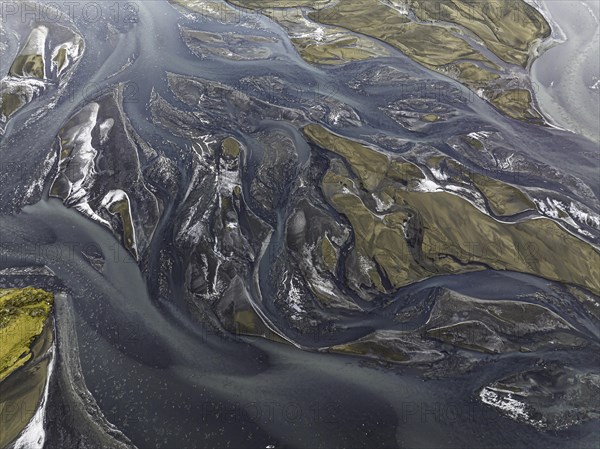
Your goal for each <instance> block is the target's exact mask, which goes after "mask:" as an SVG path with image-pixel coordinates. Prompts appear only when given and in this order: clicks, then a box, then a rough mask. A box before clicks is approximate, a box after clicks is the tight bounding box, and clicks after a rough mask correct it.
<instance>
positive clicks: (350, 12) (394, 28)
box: [309, 0, 492, 67]
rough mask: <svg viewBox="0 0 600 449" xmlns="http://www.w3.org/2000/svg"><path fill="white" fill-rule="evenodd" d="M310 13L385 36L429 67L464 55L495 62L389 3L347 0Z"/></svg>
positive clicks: (325, 20)
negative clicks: (399, 11)
mask: <svg viewBox="0 0 600 449" xmlns="http://www.w3.org/2000/svg"><path fill="white" fill-rule="evenodd" d="M309 17H310V18H311V19H312V20H314V21H316V22H319V23H324V24H328V25H334V26H339V27H342V28H347V29H349V30H351V31H354V32H356V33H361V34H364V35H367V36H371V37H374V38H376V39H379V40H382V41H384V42H386V43H388V44H390V45H392V46H394V47H396V48H398V49H399V50H401V51H402V52H403V53H405V54H406V55H407V56H409V57H410V58H411V59H414V60H415V61H417V62H419V63H421V64H424V65H427V66H429V67H440V66H443V65H446V64H450V63H453V62H455V61H458V60H461V59H472V60H476V61H485V62H488V63H489V64H490V65H492V63H491V62H490V61H489V60H488V59H487V58H485V57H484V56H483V55H481V54H480V53H479V52H477V51H476V50H474V49H473V48H472V47H471V46H470V45H469V44H468V43H467V42H466V41H464V40H463V39H461V38H460V37H457V36H456V35H455V34H454V33H453V32H452V30H451V29H449V28H447V27H442V26H435V25H429V24H421V23H416V22H411V21H410V19H409V18H408V17H407V16H405V15H402V14H400V13H398V11H397V10H396V9H394V8H392V7H390V6H388V5H385V4H383V3H380V2H377V1H369V0H346V1H344V2H341V3H339V4H337V5H335V6H332V7H330V8H326V9H325V10H323V11H318V12H312V13H310V14H309Z"/></svg>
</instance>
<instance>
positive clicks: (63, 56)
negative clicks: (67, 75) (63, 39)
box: [52, 46, 67, 73]
mask: <svg viewBox="0 0 600 449" xmlns="http://www.w3.org/2000/svg"><path fill="white" fill-rule="evenodd" d="M52 60H53V61H54V63H55V64H56V71H57V72H58V73H60V72H62V69H63V67H64V66H65V64H66V62H67V49H66V47H64V46H62V47H60V49H59V50H58V52H57V53H56V55H55V56H54V58H53V59H52Z"/></svg>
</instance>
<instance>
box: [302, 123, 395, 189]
mask: <svg viewBox="0 0 600 449" xmlns="http://www.w3.org/2000/svg"><path fill="white" fill-rule="evenodd" d="M304 134H305V135H306V136H307V137H308V138H309V139H310V140H311V141H312V142H314V143H316V144H318V145H319V146H321V147H323V148H325V149H330V150H331V151H334V152H336V153H337V154H339V155H340V156H343V157H344V158H345V159H346V160H347V161H348V162H349V163H350V165H351V166H352V169H353V170H354V171H355V173H356V174H357V175H358V177H359V179H360V181H361V183H362V184H363V186H364V187H365V188H366V189H367V190H373V189H374V188H375V187H377V186H378V185H379V184H380V183H381V181H382V180H383V178H384V177H385V175H386V173H387V171H388V167H389V159H388V157H387V156H386V155H385V154H381V153H380V152H378V151H376V150H373V149H371V148H369V147H367V146H365V145H363V144H361V143H359V142H355V141H354V140H350V139H345V138H342V137H339V136H336V135H335V134H333V133H330V132H329V131H327V130H326V129H325V128H323V127H321V126H319V125H308V126H306V127H305V128H304Z"/></svg>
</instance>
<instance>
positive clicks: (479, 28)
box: [411, 0, 551, 66]
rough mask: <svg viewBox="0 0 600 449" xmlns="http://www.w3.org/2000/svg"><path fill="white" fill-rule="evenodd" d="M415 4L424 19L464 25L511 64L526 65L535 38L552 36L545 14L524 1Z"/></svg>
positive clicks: (448, 0)
mask: <svg viewBox="0 0 600 449" xmlns="http://www.w3.org/2000/svg"><path fill="white" fill-rule="evenodd" d="M413 4H414V7H412V8H411V9H412V10H413V11H414V13H415V15H416V16H417V17H418V18H419V19H420V20H428V21H433V22H435V21H438V20H442V21H447V22H450V23H455V24H457V25H460V26H461V27H463V28H466V29H467V30H469V31H471V32H472V33H474V34H475V35H476V36H477V37H478V38H479V39H481V41H483V43H484V45H485V46H486V47H487V48H488V49H489V50H491V51H492V52H493V53H494V54H495V55H496V56H498V57H499V58H500V59H502V60H503V61H505V62H507V63H509V64H517V65H521V66H525V65H526V64H527V61H528V59H529V50H530V48H531V46H532V45H533V44H534V42H535V41H536V40H539V39H544V38H546V37H548V36H550V31H551V30H550V26H549V25H548V23H547V22H546V20H545V19H544V17H543V16H542V15H541V14H540V13H539V12H538V11H537V10H536V9H535V8H534V7H532V6H531V5H528V4H527V3H526V2H523V1H519V2H514V1H513V2H492V1H476V2H473V1H470V0H467V1H463V0H435V1H432V0H425V1H423V0H419V1H418V2H413Z"/></svg>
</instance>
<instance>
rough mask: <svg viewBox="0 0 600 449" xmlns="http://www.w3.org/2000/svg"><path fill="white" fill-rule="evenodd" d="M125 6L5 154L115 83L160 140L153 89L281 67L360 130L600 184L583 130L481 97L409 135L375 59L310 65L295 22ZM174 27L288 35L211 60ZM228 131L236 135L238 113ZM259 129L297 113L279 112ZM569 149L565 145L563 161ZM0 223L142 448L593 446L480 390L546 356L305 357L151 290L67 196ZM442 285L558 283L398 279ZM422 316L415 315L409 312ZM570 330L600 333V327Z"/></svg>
mask: <svg viewBox="0 0 600 449" xmlns="http://www.w3.org/2000/svg"><path fill="white" fill-rule="evenodd" d="M114 4H115V5H120V6H121V7H122V8H123V10H128V9H127V8H130V9H131V8H132V6H133V10H134V11H135V14H134V15H133V16H132V17H135V21H134V22H132V23H128V22H127V21H125V20H123V19H124V16H119V20H117V21H115V23H114V25H115V27H116V29H117V32H116V34H115V35H113V36H112V37H110V38H106V37H105V36H104V35H103V33H104V32H105V23H102V22H100V21H97V22H96V21H87V20H84V18H83V17H82V16H79V15H76V16H75V17H74V18H75V23H76V25H77V26H78V28H79V31H80V32H81V33H82V35H83V36H84V38H85V41H86V52H85V55H84V57H83V59H82V61H81V62H80V65H79V66H78V68H77V72H76V74H75V76H74V77H73V79H72V80H71V81H70V88H71V89H72V96H71V98H69V99H65V98H63V99H62V100H60V101H59V102H58V104H57V105H56V107H55V108H54V109H53V110H52V112H51V113H50V114H49V115H48V116H47V117H45V118H44V119H43V123H42V122H40V123H33V124H30V125H27V126H25V122H26V121H27V119H28V117H29V113H28V111H32V110H33V109H34V108H38V107H43V106H44V105H45V104H44V100H39V101H36V102H34V103H33V104H32V105H30V106H28V109H26V110H25V111H24V112H20V113H19V114H17V116H16V117H15V118H14V120H12V121H11V122H10V124H9V125H8V127H7V130H6V134H5V136H4V138H3V143H2V156H1V158H2V162H3V163H4V165H6V162H18V163H19V164H22V166H23V167H25V168H26V169H27V167H31V166H34V165H39V164H41V161H42V160H43V158H44V157H45V155H46V154H47V152H48V151H49V149H50V147H51V145H52V141H53V139H54V137H55V136H56V134H57V132H58V130H59V129H60V126H61V125H62V123H63V122H64V121H65V120H66V119H67V118H68V117H69V116H70V115H71V114H72V113H73V112H74V111H75V110H77V108H78V107H80V106H81V105H83V104H84V103H85V102H86V100H88V99H89V98H92V97H93V95H94V94H95V93H96V92H99V91H102V90H103V89H108V88H109V87H110V86H113V85H114V84H115V83H118V82H128V83H129V86H130V87H129V88H128V90H126V93H125V96H126V103H125V111H126V113H127V115H128V117H129V119H130V120H131V122H132V124H133V126H134V128H135V129H136V130H137V131H138V133H139V134H140V135H141V136H142V137H143V138H144V139H145V140H146V141H148V142H149V143H150V144H151V145H156V146H160V145H161V144H162V142H164V140H165V139H166V138H168V139H170V140H171V141H175V140H176V138H175V137H174V136H172V135H170V134H169V135H167V133H166V132H165V131H163V130H161V129H159V128H157V127H156V126H155V125H154V124H152V123H151V121H150V119H149V112H148V108H147V104H148V101H149V99H150V95H151V92H152V90H155V91H156V92H158V93H159V94H160V95H161V96H163V97H164V98H166V99H167V100H169V101H171V102H173V104H177V105H178V107H180V108H181V109H185V107H184V105H181V104H180V103H178V102H177V100H176V99H175V98H174V97H173V95H172V93H170V91H169V90H168V87H167V80H166V73H167V72H173V73H178V74H185V75H192V76H198V77H202V78H207V79H212V80H216V81H220V82H224V83H230V84H232V85H235V84H236V83H237V82H238V81H239V80H240V79H241V78H244V77H248V76H253V75H268V74H277V75H278V76H280V77H283V78H284V79H286V80H289V81H290V82H293V83H295V84H297V85H305V86H320V87H321V89H322V90H323V91H326V92H327V95H330V96H331V97H333V98H335V99H339V100H341V101H343V102H345V103H347V104H350V105H351V106H354V108H355V109H357V110H358V111H359V112H360V114H361V118H362V119H363V121H364V123H365V124H364V126H363V127H362V128H360V129H359V130H351V129H348V130H347V134H348V135H352V134H353V133H354V134H355V135H360V134H366V135H371V134H372V135H374V134H378V133H379V134H390V135H392V134H393V135H396V136H400V137H409V138H411V139H413V140H423V141H427V142H429V143H432V144H439V145H443V143H444V142H445V141H446V140H447V139H448V138H449V137H451V136H453V135H455V134H457V133H459V132H460V133H461V134H465V133H468V132H472V131H480V130H498V131H500V132H502V133H503V134H504V136H505V139H506V144H507V145H513V146H515V147H517V146H518V148H519V149H520V150H521V151H524V152H526V153H527V154H529V155H530V156H532V157H535V158H539V159H541V160H543V161H547V162H548V163H551V164H555V165H557V166H560V167H561V168H562V169H563V170H565V172H567V173H571V174H573V175H576V176H578V177H580V178H581V179H582V180H584V181H586V182H587V183H588V184H589V185H590V186H592V188H593V189H595V193H596V194H598V192H597V189H598V186H597V166H594V165H591V166H590V164H589V160H588V159H587V156H585V155H586V154H589V153H593V152H594V151H595V146H594V144H593V143H592V142H591V141H589V140H586V139H585V138H583V137H578V136H576V135H573V134H569V133H565V132H561V131H558V130H552V129H547V128H539V127H531V126H529V125H525V124H522V123H518V122H515V121H513V120H509V119H507V118H505V117H503V116H501V115H500V114H499V113H497V112H496V111H495V110H494V109H493V108H491V107H490V106H489V105H488V104H487V103H485V102H484V101H482V100H481V99H479V98H478V97H476V96H475V97H473V96H470V98H472V100H471V101H469V102H467V103H466V104H465V105H454V106H455V107H456V108H457V109H460V111H461V114H459V115H458V116H457V117H455V118H454V119H452V120H450V121H448V122H447V123H443V124H439V126H437V127H435V128H434V130H433V131H432V132H431V133H428V134H426V135H417V136H415V135H414V134H411V133H409V132H408V131H406V130H403V129H401V128H400V127H398V126H397V125H394V123H393V122H391V121H390V120H389V119H387V118H386V117H385V116H383V114H382V113H381V111H379V109H378V106H380V105H382V104H384V102H385V96H386V92H385V90H382V91H380V92H378V93H377V92H375V93H374V95H371V96H365V95H359V93H358V92H356V91H353V90H352V89H350V88H348V86H347V85H346V84H345V83H346V81H348V80H349V79H351V78H352V77H353V76H355V75H356V74H357V73H359V71H360V70H362V69H363V68H364V66H361V65H360V64H350V65H349V66H347V67H345V68H344V69H343V70H341V69H339V68H331V69H323V68H315V67H314V66H310V65H308V64H306V63H305V62H304V61H302V60H301V59H300V58H299V57H298V56H297V54H296V53H295V51H294V50H293V47H292V46H291V44H290V42H289V38H287V37H286V35H285V32H284V31H283V30H281V29H280V28H279V27H278V26H277V25H275V24H273V23H272V22H270V21H268V20H267V19H264V18H262V19H260V18H257V17H256V16H253V18H252V19H248V20H247V21H246V20H244V21H243V23H240V24H235V23H234V24H231V23H229V24H222V23H218V22H214V21H208V20H207V21H204V20H200V21H195V20H191V19H189V18H185V17H184V16H182V14H180V13H179V12H178V11H177V10H175V9H174V8H173V7H172V6H170V5H169V4H168V3H166V2H164V1H143V2H137V1H134V2H114ZM111 5H112V3H111ZM104 10H106V8H104ZM178 24H180V25H185V26H187V27H190V28H195V29H202V30H208V31H213V32H219V31H224V30H228V31H230V30H232V29H233V30H236V31H239V32H248V29H249V28H252V27H256V26H260V27H261V28H262V29H263V30H264V31H263V33H271V34H272V35H275V36H277V37H278V42H277V43H274V44H272V51H273V52H274V55H276V56H277V58H276V59H274V60H269V61H268V63H265V62H264V61H262V62H261V61H258V62H257V61H242V62H233V61H227V60H222V59H217V58H214V59H211V58H207V59H202V60H200V59H198V58H196V57H195V56H193V55H192V54H191V53H190V51H189V50H188V49H187V47H186V46H185V45H184V44H183V42H182V40H181V38H180V35H179V31H178ZM128 61H133V62H132V63H131V64H128ZM386 62H387V63H389V64H392V65H395V66H397V67H399V68H401V69H402V70H404V71H406V72H407V73H410V74H411V75H413V76H416V77H422V78H423V79H429V80H432V79H433V80H444V81H445V82H450V83H451V81H449V80H447V79H444V78H443V77H441V76H439V75H435V74H432V73H429V72H427V71H425V70H424V69H423V68H420V67H418V66H417V65H415V64H414V63H412V62H411V61H410V60H408V59H407V58H405V57H404V56H402V55H401V54H399V53H394V54H393V58H389V59H388V60H386ZM366 64H369V63H366ZM123 67H124V68H123ZM121 68H123V70H121V71H120V69H121ZM453 85H454V86H455V87H456V88H457V89H463V90H464V88H462V87H460V86H459V85H457V84H453ZM86 97H89V98H86ZM127 100H129V101H127ZM222 126H223V129H227V124H223V125H222ZM264 126H265V127H266V128H268V129H273V128H274V127H282V126H284V127H285V126H288V125H282V124H276V123H268V122H267V123H264ZM232 131H236V130H233V129H232ZM288 131H289V132H290V133H292V134H293V133H294V132H295V131H294V130H289V129H288ZM242 137H243V136H242ZM297 137H298V143H301V142H300V140H301V139H300V138H299V135H297ZM183 144H184V142H182V145H183ZM567 147H568V148H569V149H570V154H569V157H565V150H564V149H565V148H567ZM298 148H299V159H300V161H301V162H304V161H306V158H307V156H308V151H309V149H308V147H306V146H305V145H304V146H303V145H302V144H300V145H298ZM2 189H10V185H2ZM284 218H285V216H281V218H280V224H281V222H282V220H283V219H284ZM0 228H1V236H0V237H1V238H0V255H2V259H1V260H0V268H2V267H4V266H11V265H15V264H31V263H37V264H46V265H47V266H48V267H50V268H51V269H52V270H53V272H54V273H55V274H56V276H57V277H58V278H59V279H60V280H62V282H63V283H64V284H65V285H66V286H68V288H69V290H70V292H71V298H72V304H73V308H74V312H75V314H74V316H75V319H76V323H75V325H76V329H77V337H78V344H79V349H80V358H81V366H82V371H83V375H84V378H85V382H86V384H87V387H88V389H89V390H90V392H91V394H92V395H93V397H94V398H95V399H96V401H97V402H98V405H99V406H100V408H101V410H102V412H103V413H104V415H105V416H106V418H107V419H108V420H109V421H110V422H112V423H113V424H115V425H116V426H117V427H118V428H119V429H120V430H121V431H122V432H123V433H124V434H125V435H127V437H129V438H130V439H131V441H132V442H133V443H134V444H135V445H136V446H137V447H139V448H140V449H150V448H169V449H175V448H177V449H184V448H199V447H207V448H220V447H223V448H225V447H231V448H242V447H253V448H266V447H271V446H273V447H275V448H280V447H286V448H296V447H297V448H334V447H344V448H359V447H361V448H362V447H372V448H376V447H382V448H394V447H406V448H409V447H410V448H427V449H430V448H475V447H477V448H508V447H513V448H548V447H577V448H586V447H590V448H591V447H594V444H595V443H596V442H597V440H596V437H597V434H596V433H595V432H594V431H593V428H592V427H591V425H587V424H586V425H581V426H577V427H576V428H574V429H572V430H567V431H562V432H558V433H552V432H547V433H540V432H538V431H536V430H535V429H534V428H532V427H528V426H525V425H523V424H519V423H517V422H515V421H513V420H511V419H509V418H506V417H503V416H501V415H499V414H498V413H496V412H495V411H494V410H492V409H491V408H490V407H487V406H485V405H483V404H482V403H481V402H480V401H478V400H477V391H478V390H479V389H480V388H481V387H482V386H484V385H486V384H488V383H490V382H492V381H494V380H496V379H498V378H501V377H502V376H504V375H507V374H510V373H514V372H516V371H517V370H518V369H520V368H527V367H529V366H532V365H533V364H535V363H536V362H537V361H538V360H539V358H540V357H543V356H544V354H540V353H531V354H516V355H515V354H513V355H506V356H498V357H496V358H494V359H493V361H490V362H488V363H485V364H482V365H479V366H478V367H477V368H475V369H473V370H472V371H471V372H469V373H467V374H463V375H460V376H456V377H453V378H446V379H440V380H423V378H422V377H421V376H420V374H419V373H418V372H417V371H416V370H413V369H412V368H409V367H402V368H394V369H384V368H382V367H380V366H377V365H375V364H368V363H364V362H361V361H359V360H356V359H354V358H351V357H342V356H337V355H332V354H325V353H318V352H310V351H300V350H298V349H295V348H293V347H292V346H287V345H282V344H277V343H272V342H268V341H265V340H262V339H252V338H246V339H243V341H241V342H240V341H234V340H228V339H224V338H222V337H220V336H216V335H213V334H212V333H210V332H209V331H207V330H206V329H204V328H203V326H202V325H201V324H198V323H196V322H192V321H191V319H190V318H188V317H187V316H186V314H185V313H184V312H183V311H182V310H180V309H178V308H176V307H173V306H168V305H164V304H161V303H158V302H156V301H154V300H153V299H151V296H152V295H150V294H149V292H148V291H147V284H146V280H145V279H144V278H143V276H142V274H141V273H140V270H139V268H138V266H137V264H136V263H135V262H134V261H133V260H132V259H131V258H130V257H129V255H128V254H127V253H126V251H125V250H124V249H122V248H121V247H120V246H119V245H118V243H117V241H116V240H115V239H114V237H113V236H112V234H110V233H109V232H108V231H107V230H106V229H105V228H103V227H102V226H100V225H98V224H95V223H93V222H91V221H90V220H88V219H86V218H84V217H83V216H81V215H80V214H78V213H77V212H75V211H72V210H69V209H67V208H66V207H64V206H63V205H62V203H61V202H59V201H56V200H47V199H43V200H42V201H40V202H38V203H37V204H34V205H32V206H27V207H26V208H24V209H23V210H22V211H21V212H20V213H19V214H17V215H10V216H9V215H1V216H0ZM282 228H283V227H282V226H281V225H280V226H278V229H277V230H276V231H275V232H274V234H273V237H272V241H271V243H270V245H272V247H271V251H267V253H268V254H270V253H273V252H276V251H273V249H276V248H277V245H280V243H281V238H282ZM91 247H93V248H97V249H99V250H100V251H101V252H102V253H103V254H104V256H105V259H106V263H105V266H104V270H103V272H102V273H100V272H98V271H96V270H95V269H94V268H93V267H92V266H91V265H90V264H89V263H88V262H87V261H86V260H85V259H84V257H83V256H82V255H81V253H80V250H81V249H85V248H91ZM270 263H271V260H270V259H268V258H265V259H263V261H262V262H261V264H262V265H261V270H263V269H264V270H267V269H268V267H269V265H270ZM263 265H264V267H263ZM437 286H446V287H450V288H452V289H454V290H456V291H459V292H463V293H465V294H469V295H472V296H477V297H480V298H484V299H485V298H490V299H496V298H498V297H503V298H513V297H515V296H517V295H519V294H525V293H530V292H533V291H550V287H551V284H550V283H549V282H548V281H542V280H540V279H538V278H535V277H533V276H527V275H521V274H515V273H492V272H483V273H476V274H469V275H462V276H454V277H441V278H434V279H430V280H428V281H424V282H422V283H420V284H417V285H414V286H411V287H409V288H408V289H406V290H403V291H402V294H401V295H399V297H398V298H397V301H398V302H399V303H401V302H402V301H403V300H404V299H405V298H407V299H406V300H407V301H408V300H409V299H408V298H413V300H415V301H416V300H417V299H414V298H419V295H420V294H421V293H420V292H426V291H427V289H431V288H435V287H437ZM423 294H425V293H423ZM174 303H175V304H177V303H178V302H177V301H174ZM554 307H555V309H556V310H557V312H559V313H561V311H562V310H561V307H563V308H572V307H575V308H576V307H577V305H574V304H570V303H568V304H563V305H560V304H557V305H555V306H554ZM392 309H393V306H392ZM387 312H389V313H391V312H392V311H391V310H388V311H387ZM385 315H386V314H385V313H380V314H379V315H378V314H374V315H373V317H371V318H370V321H369V320H365V322H364V323H354V326H356V327H357V328H359V330H358V331H357V333H365V332H366V330H368V329H371V328H375V327H378V326H381V325H382V324H383V325H385V324H386V323H388V319H387V318H386V316H385ZM57 320H58V321H59V322H60V320H61V317H60V316H59V317H57ZM419 324H420V323H419V322H418V319H417V320H416V321H415V322H414V323H413V325H414V326H418V325H419ZM576 325H577V326H578V327H580V328H581V329H583V330H584V332H587V333H594V332H596V334H595V336H596V338H597V337H598V335H597V328H596V327H595V325H594V323H586V322H583V321H582V322H579V323H577V324H576ZM312 346H315V347H316V346H318V344H316V343H315V344H314V345H312ZM551 357H554V358H560V359H562V360H569V359H570V358H574V359H577V360H576V363H577V364H578V365H579V366H585V364H586V362H585V359H586V355H585V354H579V355H577V354H574V353H565V354H562V353H560V352H555V353H553V354H552V355H551Z"/></svg>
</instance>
